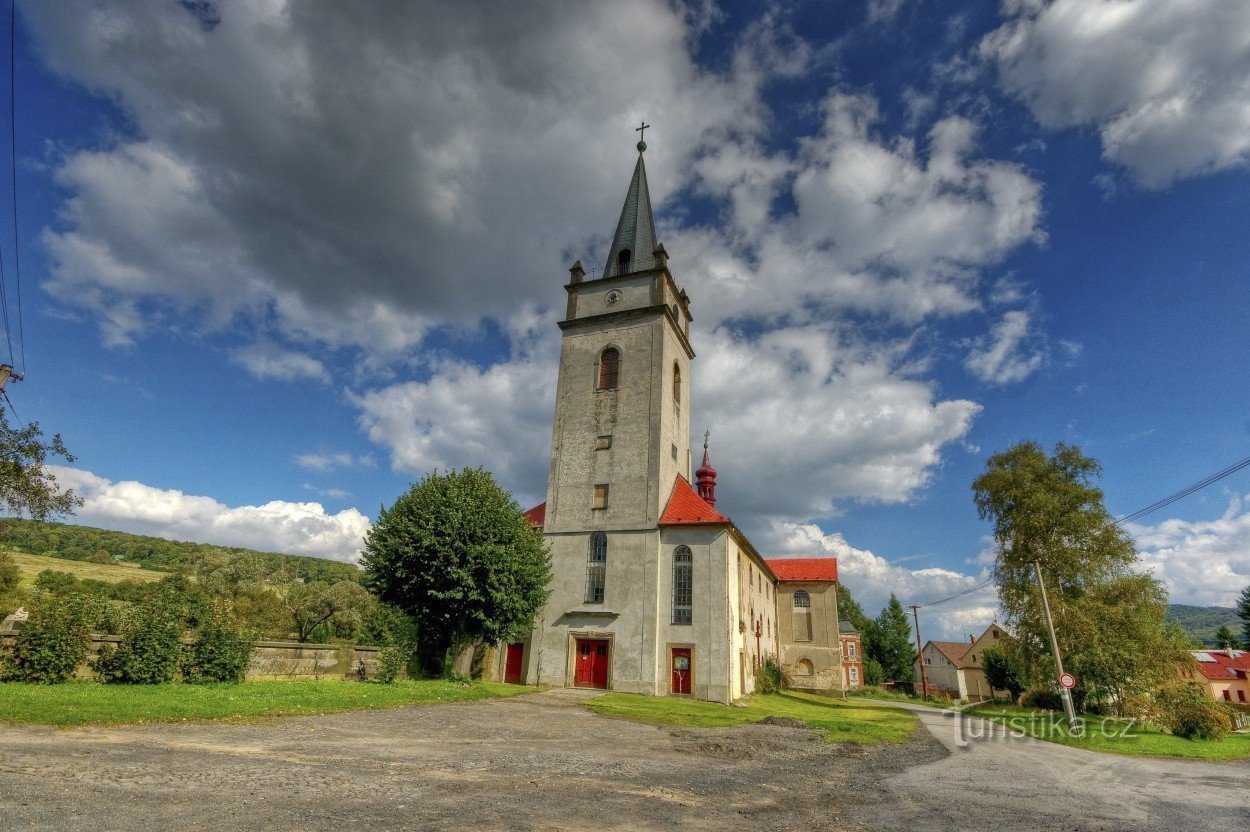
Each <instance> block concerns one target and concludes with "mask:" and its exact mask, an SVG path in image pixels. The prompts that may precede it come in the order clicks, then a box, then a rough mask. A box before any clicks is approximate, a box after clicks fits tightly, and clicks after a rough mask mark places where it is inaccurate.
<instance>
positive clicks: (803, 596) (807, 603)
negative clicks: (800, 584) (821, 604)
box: [794, 589, 812, 610]
mask: <svg viewBox="0 0 1250 832" xmlns="http://www.w3.org/2000/svg"><path fill="white" fill-rule="evenodd" d="M811 606H812V596H810V595H808V594H807V590H806V589H799V590H795V593H794V608H795V609H796V610H797V609H799V608H800V607H802V608H803V609H805V610H806V609H810V608H811Z"/></svg>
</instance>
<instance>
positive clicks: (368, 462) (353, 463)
mask: <svg viewBox="0 0 1250 832" xmlns="http://www.w3.org/2000/svg"><path fill="white" fill-rule="evenodd" d="M293 461H294V462H295V464H296V465H298V466H299V467H301V468H311V469H313V470H315V471H327V470H329V469H331V468H375V467H377V462H376V461H375V460H374V458H373V454H361V455H359V456H356V455H353V454H345V453H307V454H296V455H295V458H294V460H293Z"/></svg>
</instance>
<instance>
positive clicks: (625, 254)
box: [616, 248, 633, 273]
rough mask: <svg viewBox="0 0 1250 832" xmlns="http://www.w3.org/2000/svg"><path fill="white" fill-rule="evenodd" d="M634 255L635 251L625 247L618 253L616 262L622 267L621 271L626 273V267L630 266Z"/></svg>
mask: <svg viewBox="0 0 1250 832" xmlns="http://www.w3.org/2000/svg"><path fill="white" fill-rule="evenodd" d="M632 257H633V252H632V251H630V250H629V249H627V248H623V249H621V250H620V251H618V252H617V253H616V263H617V265H619V266H620V267H621V269H620V271H621V273H624V272H625V269H627V268H629V261H630V258H632Z"/></svg>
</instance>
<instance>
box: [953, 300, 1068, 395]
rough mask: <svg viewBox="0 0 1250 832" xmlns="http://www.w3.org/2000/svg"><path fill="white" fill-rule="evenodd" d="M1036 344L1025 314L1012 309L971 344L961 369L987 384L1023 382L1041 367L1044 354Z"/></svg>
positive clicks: (1034, 334) (1019, 310)
mask: <svg viewBox="0 0 1250 832" xmlns="http://www.w3.org/2000/svg"><path fill="white" fill-rule="evenodd" d="M1037 342H1038V336H1037V334H1036V333H1035V332H1033V331H1032V329H1031V328H1030V321H1029V313H1028V312H1026V311H1024V310H1021V309H1015V310H1012V311H1010V312H1007V313H1006V314H1004V315H1003V317H1002V320H1000V321H999V322H998V323H996V324H994V326H993V327H992V328H991V329H990V332H989V335H988V336H984V335H983V336H981V337H979V338H977V339H975V340H974V341H973V343H972V349H971V350H970V351H969V353H968V357H967V359H965V361H964V366H965V367H967V368H968V371H969V372H971V373H972V374H973V375H974V376H976V377H977V378H979V379H981V381H984V382H987V383H989V384H998V385H1004V384H1012V383H1014V382H1017V381H1023V380H1024V379H1026V378H1028V377H1029V376H1031V375H1033V373H1034V372H1036V371H1037V369H1038V368H1039V367H1041V366H1042V360H1043V358H1044V353H1043V351H1042V349H1041V347H1040V346H1038V345H1037ZM1065 343H1069V342H1065Z"/></svg>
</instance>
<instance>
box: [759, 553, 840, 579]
mask: <svg viewBox="0 0 1250 832" xmlns="http://www.w3.org/2000/svg"><path fill="white" fill-rule="evenodd" d="M765 563H767V564H768V568H769V569H771V570H773V574H774V575H776V576H777V580H779V581H829V582H832V581H836V580H837V579H838V559H837V558H829V557H825V558H768V559H767V560H766V561H765Z"/></svg>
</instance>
